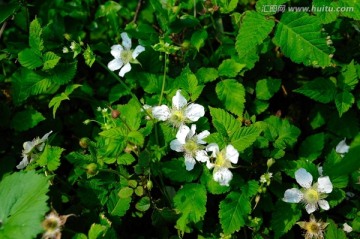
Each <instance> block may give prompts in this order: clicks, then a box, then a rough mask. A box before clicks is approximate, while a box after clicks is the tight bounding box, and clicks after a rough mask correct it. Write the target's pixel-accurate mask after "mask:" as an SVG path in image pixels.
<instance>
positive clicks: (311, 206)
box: [305, 204, 317, 214]
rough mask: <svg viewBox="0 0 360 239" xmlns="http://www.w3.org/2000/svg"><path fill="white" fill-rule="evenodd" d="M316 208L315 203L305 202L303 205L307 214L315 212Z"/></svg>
mask: <svg viewBox="0 0 360 239" xmlns="http://www.w3.org/2000/svg"><path fill="white" fill-rule="evenodd" d="M316 208H317V206H316V204H306V206H305V209H306V211H307V213H309V214H310V213H313V212H315V211H316Z"/></svg>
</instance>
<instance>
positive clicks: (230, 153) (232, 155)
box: [225, 144, 239, 163]
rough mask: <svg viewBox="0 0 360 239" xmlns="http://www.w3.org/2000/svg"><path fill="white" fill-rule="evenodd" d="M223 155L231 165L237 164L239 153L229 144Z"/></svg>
mask: <svg viewBox="0 0 360 239" xmlns="http://www.w3.org/2000/svg"><path fill="white" fill-rule="evenodd" d="M225 155H226V158H227V159H228V160H229V161H230V162H232V163H237V162H238V160H239V152H238V151H237V150H236V149H235V148H234V146H232V145H231V144H229V145H228V146H226V148H225Z"/></svg>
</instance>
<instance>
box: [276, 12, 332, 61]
mask: <svg viewBox="0 0 360 239" xmlns="http://www.w3.org/2000/svg"><path fill="white" fill-rule="evenodd" d="M326 41H327V40H326V35H325V34H323V32H322V25H321V22H320V19H319V18H317V17H315V16H309V15H308V14H307V13H303V12H285V13H283V14H282V16H281V19H280V22H279V23H278V24H277V27H276V31H275V37H274V43H275V44H276V45H277V46H279V47H280V48H281V51H282V52H283V53H284V55H285V56H287V57H290V59H291V60H292V61H294V62H295V63H303V64H304V65H306V66H314V67H326V66H330V65H331V54H332V52H333V51H334V50H333V47H330V46H328V45H327V43H326Z"/></svg>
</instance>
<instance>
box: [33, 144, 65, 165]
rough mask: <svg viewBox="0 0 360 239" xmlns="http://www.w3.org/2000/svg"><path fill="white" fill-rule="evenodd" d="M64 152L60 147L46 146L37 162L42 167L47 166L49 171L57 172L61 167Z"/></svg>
mask: <svg viewBox="0 0 360 239" xmlns="http://www.w3.org/2000/svg"><path fill="white" fill-rule="evenodd" d="M64 150H65V149H63V148H60V147H56V146H50V145H46V146H45V149H44V151H43V152H42V154H41V156H40V158H39V159H38V161H37V162H38V164H39V165H40V166H42V167H44V166H46V167H47V168H48V170H50V171H55V170H56V169H57V168H58V167H59V166H60V157H61V154H62V152H63V151H64Z"/></svg>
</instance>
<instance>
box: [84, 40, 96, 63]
mask: <svg viewBox="0 0 360 239" xmlns="http://www.w3.org/2000/svg"><path fill="white" fill-rule="evenodd" d="M83 56H84V60H85V63H86V65H88V66H89V67H91V66H92V65H93V64H94V62H95V55H94V52H93V51H92V50H91V48H90V46H89V45H88V46H87V48H86V50H85V51H84V53H83Z"/></svg>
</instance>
